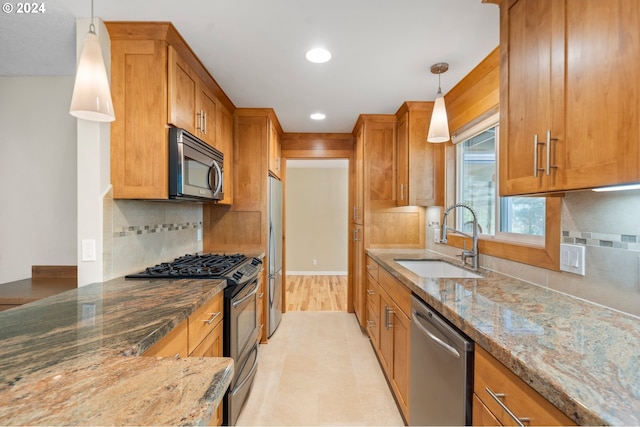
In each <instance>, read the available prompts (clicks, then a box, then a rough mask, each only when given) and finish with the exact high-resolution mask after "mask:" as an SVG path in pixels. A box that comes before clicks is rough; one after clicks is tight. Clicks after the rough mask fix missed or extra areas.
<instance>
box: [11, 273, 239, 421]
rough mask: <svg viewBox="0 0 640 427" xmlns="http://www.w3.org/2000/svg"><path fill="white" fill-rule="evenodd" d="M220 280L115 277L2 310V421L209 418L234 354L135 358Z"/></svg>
mask: <svg viewBox="0 0 640 427" xmlns="http://www.w3.org/2000/svg"><path fill="white" fill-rule="evenodd" d="M225 287H226V281H224V280H189V279H183V280H157V279H156V280H125V279H123V278H121V279H114V280H111V281H108V282H104V283H96V284H92V285H89V286H84V287H80V288H77V289H73V290H70V291H67V292H63V293H60V294H57V295H54V296H52V297H49V298H45V299H41V300H39V301H36V302H32V303H29V304H26V305H24V306H22V307H19V308H15V309H11V310H7V311H4V312H0V325H2V326H1V329H0V342H2V346H0V424H7V425H206V424H207V423H208V422H209V420H210V419H211V418H212V416H213V414H214V412H215V410H216V408H217V407H218V405H219V404H220V402H221V399H222V397H223V396H224V393H225V392H226V390H227V388H228V386H229V383H230V382H231V378H232V376H233V361H232V360H231V359H229V358H222V357H220V358H195V357H193V358H192V357H188V358H182V359H174V358H159V357H136V356H140V355H141V354H142V353H144V352H145V351H146V350H147V349H148V348H150V347H151V346H152V345H153V344H154V343H156V342H157V341H159V340H160V339H161V338H162V337H163V336H164V335H166V334H167V332H169V331H170V330H171V329H173V328H174V327H175V326H177V325H178V324H179V323H181V322H182V321H184V320H186V319H187V318H188V316H189V315H190V314H191V313H193V312H194V311H195V310H196V309H197V308H198V307H200V306H201V305H202V304H204V303H205V302H206V301H208V300H209V299H211V298H212V297H213V296H215V295H216V294H218V293H219V292H222V291H223V290H224V288H225Z"/></svg>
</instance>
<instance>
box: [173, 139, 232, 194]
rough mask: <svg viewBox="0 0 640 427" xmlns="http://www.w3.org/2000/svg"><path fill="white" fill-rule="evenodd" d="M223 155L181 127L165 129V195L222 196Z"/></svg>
mask: <svg viewBox="0 0 640 427" xmlns="http://www.w3.org/2000/svg"><path fill="white" fill-rule="evenodd" d="M223 166H224V155H223V154H222V153H221V152H220V151H218V150H216V149H215V148H213V147H212V146H210V145H208V144H207V143H206V142H204V141H202V140H201V139H199V138H197V137H196V136H194V135H192V134H190V133H189V132H187V131H186V130H184V129H180V128H170V129H169V199H172V200H184V201H188V200H194V201H201V202H205V201H218V200H222V199H223V198H224V167H223Z"/></svg>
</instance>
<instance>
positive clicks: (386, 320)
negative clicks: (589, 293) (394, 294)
mask: <svg viewBox="0 0 640 427" xmlns="http://www.w3.org/2000/svg"><path fill="white" fill-rule="evenodd" d="M393 305H394V304H393V301H392V300H391V298H389V295H387V294H386V292H384V290H383V289H382V288H380V341H379V350H380V351H379V352H378V356H379V359H380V364H381V365H382V368H383V370H384V372H385V375H386V376H387V379H389V380H391V378H392V375H393V365H392V363H393V329H392V328H391V324H390V317H391V316H392V311H393Z"/></svg>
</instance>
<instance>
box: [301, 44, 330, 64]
mask: <svg viewBox="0 0 640 427" xmlns="http://www.w3.org/2000/svg"><path fill="white" fill-rule="evenodd" d="M305 57H306V58H307V60H308V61H309V62H313V63H315V64H322V63H324V62H327V61H329V60H330V59H331V52H329V51H328V50H327V49H323V48H321V47H319V48H316V49H311V50H310V51H308V52H307V53H306V55H305Z"/></svg>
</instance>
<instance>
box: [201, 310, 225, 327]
mask: <svg viewBox="0 0 640 427" xmlns="http://www.w3.org/2000/svg"><path fill="white" fill-rule="evenodd" d="M221 314H222V312H220V311H219V312H217V313H209V315H211V319H209V320H203V322H204V323H206V324H207V325H210V324H212V323H213V321H214V320H216V319H217V318H218V317H220V315H221Z"/></svg>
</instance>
